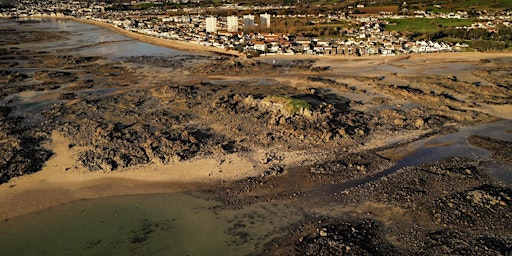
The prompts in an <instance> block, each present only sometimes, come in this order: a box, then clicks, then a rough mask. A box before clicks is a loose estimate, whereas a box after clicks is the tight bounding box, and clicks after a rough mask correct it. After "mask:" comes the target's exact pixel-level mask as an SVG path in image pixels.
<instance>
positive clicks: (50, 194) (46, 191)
mask: <svg viewBox="0 0 512 256" xmlns="http://www.w3.org/2000/svg"><path fill="white" fill-rule="evenodd" d="M56 19H59V18H56ZM61 19H67V20H74V19H68V18H61ZM74 21H76V22H84V20H80V19H76V20H74ZM85 23H90V24H93V25H97V26H101V27H104V28H107V29H110V30H112V31H114V32H115V33H120V34H123V35H125V34H126V35H127V34H133V36H134V37H133V38H135V39H137V40H141V41H144V42H148V43H151V44H157V45H158V41H170V42H167V43H166V44H164V45H162V46H164V47H170V48H175V47H174V45H175V43H179V44H180V45H183V47H185V48H186V47H189V48H186V49H185V48H182V49H184V50H188V51H196V52H197V49H195V48H194V49H192V48H190V47H191V46H195V45H191V44H189V43H185V42H180V41H175V40H174V41H171V40H166V39H158V38H152V37H150V36H144V35H140V34H136V33H131V32H128V31H125V30H122V29H120V28H116V27H115V26H113V25H110V24H106V23H102V22H96V21H89V22H85ZM128 36H129V35H128ZM135 36H137V37H135ZM149 39H154V40H149ZM152 41H154V42H152ZM198 47H200V46H198ZM203 48H208V50H206V49H205V52H211V51H209V50H213V49H216V48H213V47H203ZM210 48H211V49H210ZM176 49H178V48H176ZM501 57H512V53H474V52H465V53H435V54H411V55H405V56H403V55H397V56H380V55H375V56H364V57H356V56H353V57H333V56H311V55H291V56H286V55H275V56H264V57H259V58H258V59H259V60H269V61H271V60H273V59H277V60H279V59H318V60H319V62H318V63H317V64H316V65H320V66H321V65H326V66H327V65H336V64H339V63H343V62H345V61H361V65H367V64H368V65H379V64H382V63H385V62H387V61H400V60H407V61H408V62H409V61H410V62H411V63H409V64H414V63H413V62H423V63H432V64H433V63H452V62H461V61H476V62H478V61H480V60H481V59H485V58H501ZM365 62H366V63H365ZM335 67H336V66H335ZM338 68H339V67H338ZM234 75H235V76H237V75H236V74H234ZM507 107H508V106H504V107H495V108H499V109H496V110H494V111H495V112H499V111H502V112H503V111H508V112H507V113H508V114H507V115H510V109H509V108H507ZM67 145H69V142H68V141H67V140H66V139H65V138H63V137H62V136H61V135H59V134H57V133H56V134H54V135H53V139H52V144H51V145H49V146H48V148H50V149H52V150H53V151H54V152H55V155H54V156H53V157H52V158H51V159H50V160H49V161H48V162H47V163H46V164H45V167H44V168H43V169H42V170H41V171H39V172H36V173H33V174H30V175H25V176H23V177H18V178H14V179H12V180H11V181H10V182H8V183H5V184H2V185H0V204H2V208H0V218H2V219H8V218H11V217H13V216H17V215H21V214H25V213H28V212H33V211H38V210H42V209H46V208H50V207H53V206H57V205H61V204H65V203H69V202H73V201H76V200H82V199H91V198H101V197H109V196H120V195H134V194H154V193H173V192H180V191H189V190H202V189H208V188H213V187H215V186H218V185H219V184H220V183H222V182H223V181H228V180H237V179H243V178H245V177H250V176H258V175H260V174H261V172H262V171H263V169H262V166H259V165H258V160H257V159H262V157H261V155H259V154H260V153H261V152H255V153H254V154H253V155H252V156H240V155H228V156H225V157H223V159H213V158H203V159H194V160H190V161H185V162H180V163H175V164H171V165H161V164H152V165H148V166H143V167H140V168H139V167H137V168H132V169H129V170H120V171H113V172H101V171H100V172H90V171H87V170H85V169H83V168H79V167H76V166H75V165H76V161H75V158H74V157H75V155H74V153H76V152H74V151H72V150H70V149H68V146H67Z"/></svg>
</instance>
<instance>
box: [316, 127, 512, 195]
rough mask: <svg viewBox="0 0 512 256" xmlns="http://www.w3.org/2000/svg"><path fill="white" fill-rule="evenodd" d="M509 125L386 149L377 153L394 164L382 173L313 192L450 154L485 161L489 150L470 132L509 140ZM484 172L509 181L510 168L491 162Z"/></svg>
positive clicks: (331, 187) (331, 189) (328, 189)
mask: <svg viewBox="0 0 512 256" xmlns="http://www.w3.org/2000/svg"><path fill="white" fill-rule="evenodd" d="M510 127H512V120H501V121H497V122H492V123H487V124H480V125H475V126H471V127H467V128H464V129H461V130H460V131H458V132H455V133H452V134H447V135H441V136H436V137H433V138H427V139H424V140H420V141H416V142H413V143H410V144H407V145H405V146H403V147H397V148H394V149H392V150H389V151H386V152H384V153H382V154H381V155H382V156H384V157H387V158H389V159H393V160H395V161H397V163H396V164H395V165H394V166H393V167H391V168H389V169H386V170H384V171H382V172H379V173H377V174H374V175H372V176H369V177H365V178H361V179H356V180H351V181H348V182H344V183H341V184H328V185H323V186H322V187H321V188H319V189H318V191H315V192H314V194H322V193H325V194H333V193H339V192H341V191H344V190H347V189H350V188H353V187H356V186H359V185H362V184H366V183H369V182H373V181H376V180H379V179H381V178H383V177H385V176H388V175H390V174H393V173H395V172H396V171H398V170H400V169H402V168H403V167H406V166H418V165H421V164H427V163H433V162H437V161H440V160H443V159H445V158H450V157H464V158H468V159H475V160H479V159H480V160H488V159H489V157H490V152H489V151H487V150H485V149H481V148H478V147H475V146H472V145H470V144H469V142H468V137H469V136H470V135H473V134H474V135H482V136H489V137H493V138H496V139H501V140H506V141H512V134H511V133H508V132H507V131H508V130H509V129H510ZM486 169H487V171H488V173H489V174H490V175H492V176H493V177H495V178H496V179H498V180H501V181H503V182H508V183H511V182H512V168H511V167H510V166H505V165H502V164H498V163H494V162H492V163H491V164H490V165H489V166H487V167H486Z"/></svg>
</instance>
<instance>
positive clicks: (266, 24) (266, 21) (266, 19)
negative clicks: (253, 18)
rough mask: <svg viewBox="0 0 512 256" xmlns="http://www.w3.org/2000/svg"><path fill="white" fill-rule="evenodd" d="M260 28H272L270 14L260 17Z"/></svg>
mask: <svg viewBox="0 0 512 256" xmlns="http://www.w3.org/2000/svg"><path fill="white" fill-rule="evenodd" d="M260 28H270V14H268V13H264V14H261V15H260Z"/></svg>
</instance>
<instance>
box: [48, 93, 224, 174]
mask: <svg viewBox="0 0 512 256" xmlns="http://www.w3.org/2000/svg"><path fill="white" fill-rule="evenodd" d="M156 104H157V102H152V98H151V97H148V95H147V94H146V93H144V92H142V91H137V92H133V93H127V94H123V95H119V96H111V97H105V98H100V99H94V100H83V101H79V102H77V103H75V104H73V105H68V106H62V107H61V109H60V110H58V111H56V113H54V116H56V117H57V118H58V120H59V122H61V126H60V128H59V129H60V130H61V131H62V132H63V133H64V134H65V135H66V136H67V137H69V138H72V141H73V144H72V145H70V146H71V147H75V146H79V147H82V148H83V150H81V153H80V155H79V162H80V163H81V164H82V165H83V166H84V167H86V168H88V169H90V170H115V169H118V168H126V167H131V166H136V165H143V164H148V163H170V162H176V161H180V160H186V159H190V158H192V157H194V156H196V155H197V154H199V153H200V152H203V153H207V152H211V151H214V150H224V149H223V148H222V147H221V146H220V145H222V144H223V142H224V139H223V138H222V137H221V136H218V135H215V134H213V133H211V131H210V129H208V128H205V127H197V126H193V125H184V123H186V122H187V120H190V118H191V117H190V116H187V115H186V114H182V113H173V112H172V110H170V109H166V108H158V107H156V108H154V109H152V108H153V107H155V106H156ZM149 109H152V110H149ZM226 148H228V147H226Z"/></svg>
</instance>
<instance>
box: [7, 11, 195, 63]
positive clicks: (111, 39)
mask: <svg viewBox="0 0 512 256" xmlns="http://www.w3.org/2000/svg"><path fill="white" fill-rule="evenodd" d="M8 27H11V28H16V29H20V28H22V29H25V30H29V31H30V30H37V31H52V32H65V33H67V34H66V36H65V38H63V39H59V40H57V41H54V42H45V43H41V42H34V43H30V42H24V43H23V45H24V46H29V47H32V48H34V49H37V50H39V51H48V52H55V53H59V52H65V53H66V54H70V53H71V54H81V55H86V56H102V57H105V58H107V59H110V60H117V59H119V58H121V57H128V56H139V55H148V56H176V55H183V54H189V55H191V53H187V52H183V51H179V50H175V49H169V48H165V47H159V46H155V45H151V44H147V43H144V42H141V41H138V40H135V39H132V38H130V37H126V36H123V35H120V34H116V33H113V32H112V31H110V30H107V29H104V28H101V27H98V26H94V25H89V24H83V23H79V22H74V21H67V20H51V19H49V20H44V21H41V22H30V23H23V24H22V25H18V24H17V23H16V22H15V21H13V20H0V28H8Z"/></svg>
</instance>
